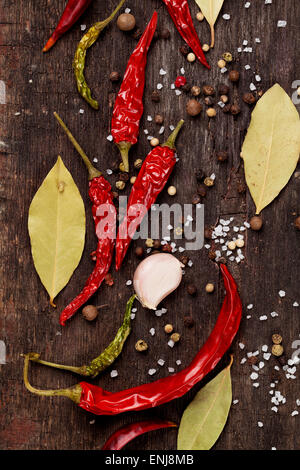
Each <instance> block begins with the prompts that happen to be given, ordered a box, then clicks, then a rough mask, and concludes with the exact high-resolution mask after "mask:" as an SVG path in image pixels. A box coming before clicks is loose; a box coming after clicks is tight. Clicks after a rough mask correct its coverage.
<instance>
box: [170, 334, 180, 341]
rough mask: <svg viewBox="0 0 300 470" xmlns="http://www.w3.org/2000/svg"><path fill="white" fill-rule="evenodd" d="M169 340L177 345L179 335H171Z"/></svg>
mask: <svg viewBox="0 0 300 470" xmlns="http://www.w3.org/2000/svg"><path fill="white" fill-rule="evenodd" d="M171 340H172V341H174V343H178V341H179V340H180V334H179V333H173V334H172V335H171Z"/></svg>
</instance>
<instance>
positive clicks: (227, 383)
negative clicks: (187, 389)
mask: <svg viewBox="0 0 300 470" xmlns="http://www.w3.org/2000/svg"><path fill="white" fill-rule="evenodd" d="M232 362H233V358H232V357H231V361H230V364H229V365H228V366H227V367H226V368H225V369H224V370H222V372H220V373H219V374H218V375H217V376H216V377H215V378H214V379H212V380H211V381H210V382H208V384H206V385H205V386H204V387H203V388H202V389H201V390H200V391H199V392H198V393H197V395H196V396H195V398H194V400H193V401H192V402H191V403H190V404H189V405H188V407H187V408H186V410H185V411H184V413H183V415H182V418H181V422H180V426H179V431H178V440H177V449H178V450H209V449H211V448H212V446H213V445H214V444H215V442H216V440H217V439H218V437H219V436H220V434H221V432H222V431H223V428H224V426H225V424H226V421H227V417H228V413H229V410H230V406H231V402H232V388H231V376H230V368H231V365H232Z"/></svg>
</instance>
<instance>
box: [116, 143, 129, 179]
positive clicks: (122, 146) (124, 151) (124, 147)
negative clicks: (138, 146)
mask: <svg viewBox="0 0 300 470" xmlns="http://www.w3.org/2000/svg"><path fill="white" fill-rule="evenodd" d="M131 145H132V144H131V143H130V142H125V141H124V142H118V143H117V147H118V149H119V150H120V154H121V157H122V161H123V165H124V171H126V172H127V173H128V172H129V161H128V153H129V150H130V148H131Z"/></svg>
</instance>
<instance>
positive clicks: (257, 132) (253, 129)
mask: <svg viewBox="0 0 300 470" xmlns="http://www.w3.org/2000/svg"><path fill="white" fill-rule="evenodd" d="M299 153H300V119H299V114H298V111H297V109H296V107H295V106H294V104H293V102H292V101H291V99H290V97H289V96H288V95H287V93H286V92H285V91H284V90H283V88H281V86H280V85H278V84H276V85H274V86H273V87H272V88H270V89H269V90H268V91H267V92H266V93H265V94H264V95H263V96H262V98H260V100H259V101H258V103H257V104H256V106H255V108H254V110H253V112H252V117H251V123H250V126H249V128H248V132H247V135H246V138H245V140H244V143H243V146H242V153H241V156H242V158H243V160H244V165H245V176H246V182H247V185H248V188H249V190H250V193H251V196H252V198H253V200H254V202H255V205H256V214H260V212H261V211H262V210H263V209H264V207H266V206H267V205H268V204H270V203H271V202H272V201H273V199H275V197H276V196H277V195H278V194H279V193H280V191H281V190H282V189H283V188H284V187H285V185H286V184H287V183H288V181H289V179H290V177H291V176H292V174H293V172H294V170H295V168H296V165H297V162H298V159H299Z"/></svg>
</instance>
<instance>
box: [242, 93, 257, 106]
mask: <svg viewBox="0 0 300 470" xmlns="http://www.w3.org/2000/svg"><path fill="white" fill-rule="evenodd" d="M243 101H244V102H245V103H247V104H253V103H255V102H256V98H255V96H254V95H253V93H245V94H244V96H243Z"/></svg>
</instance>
